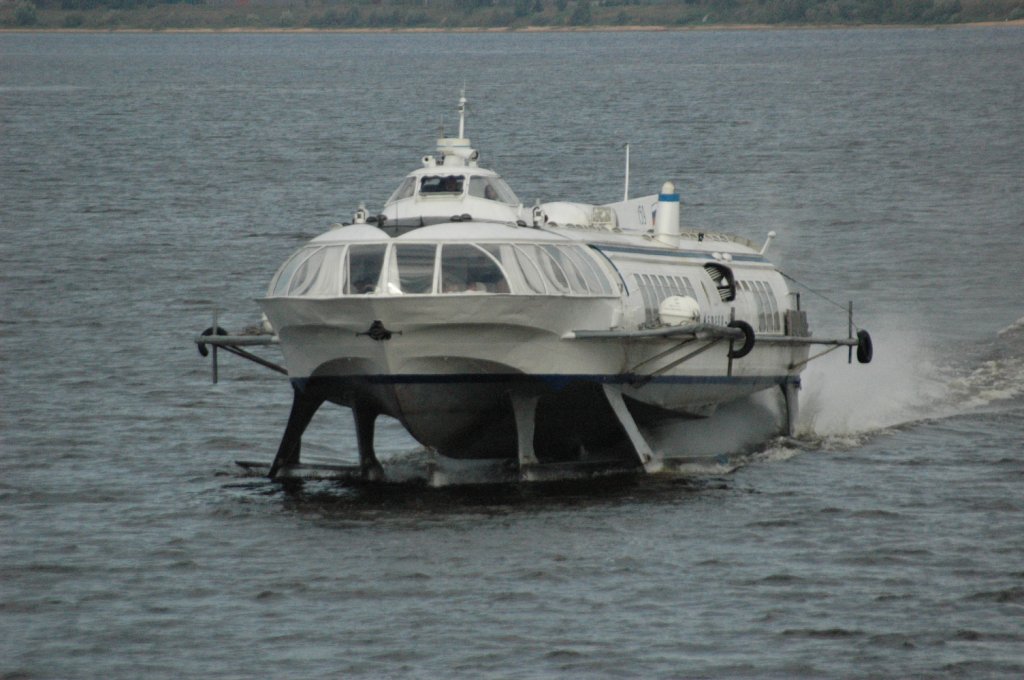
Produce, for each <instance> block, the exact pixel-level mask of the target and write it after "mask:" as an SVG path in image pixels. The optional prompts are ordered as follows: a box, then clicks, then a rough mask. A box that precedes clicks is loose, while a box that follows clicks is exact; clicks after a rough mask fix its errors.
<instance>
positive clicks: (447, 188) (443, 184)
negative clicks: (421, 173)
mask: <svg viewBox="0 0 1024 680" xmlns="http://www.w3.org/2000/svg"><path fill="white" fill-rule="evenodd" d="M465 181H466V178H465V177H463V176H462V175H427V176H425V177H423V178H421V179H420V195H421V196H422V195H427V196H441V195H446V194H447V195H451V194H458V195H461V194H462V185H463V184H464V183H465Z"/></svg>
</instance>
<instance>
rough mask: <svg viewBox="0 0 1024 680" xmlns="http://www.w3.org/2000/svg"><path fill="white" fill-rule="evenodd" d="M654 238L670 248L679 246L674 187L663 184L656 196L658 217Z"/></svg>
mask: <svg viewBox="0 0 1024 680" xmlns="http://www.w3.org/2000/svg"><path fill="white" fill-rule="evenodd" d="M654 238H656V239H658V240H659V241H661V242H662V243H665V244H667V245H670V246H678V245H679V194H677V193H676V185H675V184H673V183H672V182H665V183H664V184H663V185H662V186H661V193H660V194H658V217H657V220H656V222H655V225H654Z"/></svg>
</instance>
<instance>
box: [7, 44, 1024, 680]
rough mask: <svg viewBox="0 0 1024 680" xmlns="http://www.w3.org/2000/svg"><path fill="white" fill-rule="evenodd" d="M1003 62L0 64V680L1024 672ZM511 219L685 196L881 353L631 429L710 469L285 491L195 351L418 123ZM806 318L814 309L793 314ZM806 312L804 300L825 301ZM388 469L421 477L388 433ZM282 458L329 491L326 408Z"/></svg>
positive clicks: (971, 57) (799, 57) (816, 57)
mask: <svg viewBox="0 0 1024 680" xmlns="http://www.w3.org/2000/svg"><path fill="white" fill-rule="evenodd" d="M1022 55H1024V31H1022V30H1021V29H1019V28H965V29H955V30H852V31H771V32H768V31H765V32H761V31H749V32H687V33H641V34H612V33H609V34H601V33H596V34H590V33H586V34H554V35H532V34H531V35H525V34H515V33H511V34H497V35H445V34H429V35H344V34H331V35H319V34H310V35H160V34H152V35H149V34H135V35H119V34H111V35H107V34H95V35H79V34H68V35H63V34H62V35H55V34H0V236H2V238H0V291H2V296H0V362H2V363H0V375H2V392H0V400H2V407H0V408H2V421H0V422H2V431H0V437H2V439H0V461H2V468H3V473H4V474H3V475H2V476H0V677H3V678H8V677H10V678H15V677H17V678H95V677H104V678H138V677H147V678H172V677H173V678H177V677H201V676H212V677H239V678H242V677H246V678H247V677H335V676H344V677H423V678H434V677H465V678H481V677H495V678H498V677H501V678H504V677H537V678H541V677H561V676H564V677H577V676H584V677H611V678H618V677H665V678H668V677H709V678H738V677H757V678H761V677H814V678H818V677H910V676H916V677H965V678H978V677H1006V678H1017V677H1021V676H1024V500H1022V499H1024V494H1022V490H1024V457H1022V456H1024V454H1022V448H1024V302H1022V300H1024V284H1022V283H1021V280H1020V277H1019V273H1020V271H1021V264H1020V263H1021V260H1022V257H1024V198H1022V196H1024V192H1022V184H1021V181H1022V180H1021V178H1022V177H1024V160H1022V158H1024V156H1022V155H1021V149H1022V148H1024V125H1022V119H1021V111H1024V69H1021V68H1020V66H1021V63H1022V62H1021V58H1022ZM463 84H464V85H465V86H466V88H467V90H468V95H469V98H470V102H471V108H470V118H469V129H468V134H469V136H470V137H471V138H472V139H473V141H474V142H475V145H476V146H477V147H478V148H480V149H481V150H482V152H483V154H484V160H485V161H486V162H487V164H489V165H492V166H493V167H495V169H497V170H498V171H500V172H501V173H502V174H503V175H504V176H505V177H506V179H508V181H509V183H510V184H511V185H512V186H513V187H514V188H515V189H516V191H517V192H518V193H519V195H520V197H521V198H523V199H524V200H526V201H528V202H530V203H532V202H533V200H534V198H542V199H545V200H553V199H569V200H585V201H610V200H615V199H616V198H617V197H618V196H620V195H621V192H622V145H623V144H624V143H625V142H627V141H629V142H631V144H632V157H633V168H632V186H633V191H634V193H652V192H654V191H657V189H658V187H660V184H661V182H662V181H664V180H665V179H676V180H678V181H679V183H680V186H681V189H682V193H683V200H684V215H683V219H684V220H685V221H686V222H687V223H688V224H691V225H694V226H700V227H703V228H706V229H713V230H724V231H731V232H734V233H738V234H740V235H743V236H746V237H748V238H751V239H754V240H758V241H760V240H761V239H763V238H764V235H765V234H766V233H767V231H768V230H770V229H774V230H776V231H778V232H779V238H778V239H777V240H776V241H775V243H774V244H773V245H772V251H771V252H772V253H773V255H774V258H775V259H776V261H777V262H778V263H779V264H780V266H781V267H782V268H783V269H784V270H785V271H786V272H787V273H788V274H790V275H791V276H792V277H793V278H795V279H796V280H797V281H800V282H802V283H804V284H806V285H807V286H808V287H810V288H811V289H813V290H814V291H815V292H816V293H818V294H820V296H819V295H815V294H813V293H811V292H805V293H804V298H803V299H804V301H805V305H806V306H807V307H808V308H809V309H810V313H811V316H812V325H813V326H814V328H815V330H817V331H820V332H822V333H823V334H842V333H844V332H845V319H844V318H843V312H842V310H841V309H838V308H837V306H836V305H834V304H833V303H838V304H839V305H845V302H846V300H848V299H853V300H855V301H856V302H855V304H856V309H857V312H858V318H859V321H860V323H861V324H862V325H864V326H866V327H867V328H869V329H871V330H872V333H873V335H874V338H875V348H876V361H875V362H874V363H872V364H871V365H870V366H867V367H863V366H857V365H856V364H855V365H853V366H848V365H847V364H846V363H845V361H844V358H843V357H838V356H836V355H830V356H829V357H828V358H826V359H822V360H821V361H819V362H818V363H816V364H813V365H812V366H811V368H809V369H808V371H807V372H806V373H805V379H804V384H805V389H804V390H803V394H802V419H801V423H800V436H799V437H798V438H796V439H794V440H780V439H774V438H772V435H771V432H770V430H771V417H770V416H768V417H767V418H768V427H767V428H765V427H763V424H764V423H763V421H764V420H765V417H766V416H764V409H763V408H762V406H761V405H759V404H756V403H754V404H747V405H745V406H744V407H742V408H732V409H725V410H724V412H723V413H722V414H721V415H720V416H719V418H720V420H719V421H716V422H714V423H708V424H704V425H695V426H693V427H691V428H680V429H677V430H669V431H665V432H660V433H658V436H659V442H660V443H661V444H662V445H663V446H665V447H667V448H671V449H672V450H676V451H679V452H683V453H687V452H703V453H711V454H716V453H721V454H723V455H724V454H731V457H732V458H731V459H732V460H733V461H734V462H735V461H737V460H738V461H740V462H742V463H744V464H743V465H742V466H741V467H740V468H739V469H738V470H736V471H732V472H728V471H727V470H726V468H725V467H722V469H721V470H719V469H716V468H715V466H713V465H712V466H710V467H709V468H708V469H707V470H706V471H705V472H706V474H705V475H703V476H700V477H696V478H694V477H690V476H684V475H679V474H663V475H658V476H654V477H650V478H645V479H619V480H605V481H601V482H597V483H590V484H580V483H564V484H556V485H542V486H526V487H507V486H499V487H484V488H468V489H467V488H442V489H427V488H422V487H417V486H412V487H407V486H397V487H396V486H385V487H381V486H368V487H363V486H346V485H340V484H334V483H327V482H319V483H310V484H306V485H305V486H303V487H301V488H298V489H292V490H286V489H282V488H281V487H280V486H278V485H277V484H274V483H270V482H267V481H264V480H263V479H261V478H259V477H255V476H247V475H245V474H244V473H243V472H242V471H241V470H240V469H239V468H237V467H236V466H235V465H234V464H233V461H234V460H235V459H238V458H248V459H255V460H269V459H270V458H271V457H272V455H273V452H274V451H275V450H276V446H277V440H278V438H279V436H280V434H281V431H282V429H283V425H284V422H285V420H286V419H287V413H288V408H289V405H290V400H289V397H290V391H289V389H288V387H287V384H286V383H285V382H284V381H283V380H282V379H281V378H279V376H277V375H275V374H272V373H269V372H265V371H262V370H261V369H259V368H258V367H255V366H251V365H248V364H245V363H244V362H240V361H237V360H234V359H232V358H228V359H226V360H224V361H223V362H222V364H221V382H220V383H219V384H218V385H216V386H214V385H211V384H210V380H209V365H208V363H207V362H206V361H204V360H201V359H200V358H199V357H198V356H197V355H196V352H195V348H194V346H193V345H192V344H191V338H192V336H193V335H194V333H195V332H196V331H198V330H201V329H202V328H205V327H206V326H208V325H209V323H210V316H211V313H212V309H213V308H214V307H217V308H219V309H220V314H221V317H220V318H221V320H222V324H223V325H226V326H228V327H231V328H240V327H242V326H244V325H246V324H249V323H252V322H253V321H255V319H256V318H257V310H256V306H255V304H254V303H253V302H252V300H253V298H255V297H258V296H259V295H260V294H261V293H262V291H263V289H264V288H265V286H266V283H267V282H268V280H269V278H270V276H271V275H272V274H273V271H274V270H275V269H276V267H277V265H278V264H279V263H280V262H281V261H283V259H284V258H285V257H286V256H287V255H288V254H289V253H290V252H291V251H292V250H293V249H294V248H295V247H296V246H297V245H299V244H300V243H302V242H303V241H304V240H306V239H308V238H310V237H312V236H314V235H316V234H317V233H319V232H320V231H322V230H323V229H324V228H325V227H326V226H327V225H329V224H330V223H332V222H335V221H341V220H346V219H348V217H349V215H350V214H351V212H352V210H353V209H354V208H355V207H356V206H357V205H358V203H359V202H360V201H366V202H367V204H368V205H370V206H371V207H379V206H380V204H381V202H382V201H383V200H384V199H385V198H386V197H387V195H388V194H389V193H390V191H391V190H392V189H393V187H394V186H395V185H396V184H397V181H398V180H399V179H400V178H401V176H402V175H404V174H405V173H406V172H407V171H408V170H409V169H411V168H412V167H414V166H415V164H416V163H417V159H418V158H419V157H420V156H421V155H422V154H423V153H428V152H430V151H431V150H432V147H433V140H434V138H435V137H436V135H437V132H438V128H439V126H440V125H441V124H445V125H447V126H448V130H449V132H451V131H453V129H454V127H453V126H454V123H455V118H454V114H453V109H454V103H455V99H456V97H457V93H458V89H459V88H460V87H462V86H463ZM821 296H824V297H821ZM825 298H827V299H825ZM379 448H380V449H382V450H383V451H384V453H385V454H386V455H387V456H389V458H390V459H391V460H392V461H398V462H399V463H401V462H403V461H404V462H408V461H415V460H417V456H422V455H423V454H422V453H420V452H417V451H416V450H415V445H414V443H412V442H410V441H409V440H408V439H407V438H406V437H405V436H404V435H403V434H402V433H401V431H400V429H399V428H397V427H396V426H394V425H393V424H385V425H384V427H383V429H382V432H381V433H380V437H379ZM304 453H310V454H314V455H320V456H332V457H335V458H341V459H352V458H353V457H354V456H355V454H354V439H353V436H352V426H351V423H350V419H349V417H348V415H347V414H346V413H345V412H343V411H342V410H341V409H334V412H324V413H321V414H319V415H318V417H317V419H316V421H315V422H314V426H313V427H312V429H311V432H310V435H309V441H308V444H307V445H306V446H304Z"/></svg>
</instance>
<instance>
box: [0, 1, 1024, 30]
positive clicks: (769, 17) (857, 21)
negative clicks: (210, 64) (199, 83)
mask: <svg viewBox="0 0 1024 680" xmlns="http://www.w3.org/2000/svg"><path fill="white" fill-rule="evenodd" d="M629 1H631V0H604V1H603V2H602V3H601V4H598V3H592V2H590V1H589V0H554V1H551V0H503V1H500V2H499V1H497V0H492V1H491V2H475V1H473V0H440V1H439V2H435V3H432V4H430V5H426V4H423V5H420V4H405V3H404V2H399V1H398V0H392V1H390V2H386V1H384V0H382V1H381V2H378V3H363V2H360V1H359V0H352V1H351V2H335V3H326V2H314V1H310V2H302V3H300V2H287V1H281V0H232V2H230V3H222V4H187V3H175V4H150V5H141V4H140V5H136V6H132V4H131V0H120V1H119V2H117V3H108V0H61V1H60V2H57V1H56V0H13V1H12V0H0V30H69V31H73V30H78V31H82V30H85V31H166V32H171V31H189V32H218V31H219V32H257V31H258V32H315V31H334V32H351V33H361V32H447V31H472V32H502V31H526V32H544V31H672V30H723V29H725V30H750V29H758V30H763V29H766V28H786V29H802V28H836V27H849V26H863V27H879V26H930V27H938V26H958V25H995V24H999V25H1019V24H1021V23H1022V22H1024V0H994V1H992V2H988V3H979V2H977V1H976V0H953V1H952V2H950V1H948V0H934V2H931V3H924V4H920V3H919V4H918V5H914V7H916V8H917V9H914V10H913V11H911V10H910V9H905V10H901V11H897V10H896V9H895V8H897V7H900V6H901V5H899V0H895V3H894V4H893V9H891V10H889V11H887V12H886V13H879V12H877V11H876V12H875V13H871V12H869V11H867V9H865V8H866V7H867V5H864V7H862V8H861V9H860V10H859V11H854V10H855V9H857V8H858V7H861V6H860V5H858V4H857V3H858V2H860V0H852V2H851V3H848V4H847V5H844V6H843V7H845V8H846V9H843V8H841V7H839V5H838V4H837V3H816V2H805V3H803V4H804V6H805V9H804V10H803V11H802V13H799V14H792V13H791V14H784V13H779V12H777V11H772V10H770V9H769V8H768V7H769V6H763V5H760V4H756V3H743V2H740V3H734V4H729V3H717V2H713V1H712V0H706V1H704V2H701V3H695V4H682V3H664V4H644V5H639V4H629ZM775 5H778V3H775ZM775 5H771V6H775ZM907 7H909V5H908V6H907ZM851 8H853V9H851Z"/></svg>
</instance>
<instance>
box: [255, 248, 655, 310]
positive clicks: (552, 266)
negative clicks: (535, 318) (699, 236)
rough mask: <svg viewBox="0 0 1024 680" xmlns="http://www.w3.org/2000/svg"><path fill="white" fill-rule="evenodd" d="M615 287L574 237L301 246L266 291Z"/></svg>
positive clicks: (587, 290) (605, 291)
mask: <svg viewBox="0 0 1024 680" xmlns="http://www.w3.org/2000/svg"><path fill="white" fill-rule="evenodd" d="M615 290H616V288H615V285H614V282H613V280H612V279H610V278H609V274H608V272H607V271H606V269H605V267H604V266H603V265H602V264H601V263H600V260H598V258H597V257H596V256H595V255H594V253H593V251H591V250H590V249H589V248H587V247H585V246H581V245H577V244H568V243H558V244H554V243H543V244H538V243H444V244H438V243H415V242H409V243H405V242H399V243H356V244H351V245H340V244H339V245H324V246H316V245H314V246H306V247H304V248H301V249H300V250H299V251H298V252H296V253H295V254H294V255H292V256H291V257H290V258H288V260H287V261H286V262H285V263H284V264H283V265H282V266H281V269H280V270H279V271H278V273H277V275H276V276H275V277H274V279H273V281H272V282H271V284H270V288H269V290H268V295H269V296H291V297H321V298H322V297H337V296H339V295H341V296H348V295H382V296H390V295H438V294H455V293H467V294H469V293H472V294H492V295H495V294H498V295H500V294H510V293H511V294H515V295H573V296H610V295H614V294H615V293H614V291H615ZM663 297H664V296H663Z"/></svg>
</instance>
